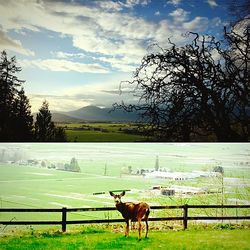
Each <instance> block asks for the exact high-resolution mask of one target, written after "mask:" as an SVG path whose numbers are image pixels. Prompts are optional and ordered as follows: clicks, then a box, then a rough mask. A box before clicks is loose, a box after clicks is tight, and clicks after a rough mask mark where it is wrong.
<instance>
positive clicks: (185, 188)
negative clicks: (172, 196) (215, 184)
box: [170, 185, 207, 194]
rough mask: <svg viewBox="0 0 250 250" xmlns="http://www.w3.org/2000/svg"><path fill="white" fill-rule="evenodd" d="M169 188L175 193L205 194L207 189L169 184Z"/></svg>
mask: <svg viewBox="0 0 250 250" xmlns="http://www.w3.org/2000/svg"><path fill="white" fill-rule="evenodd" d="M170 188H171V190H174V192H175V193H181V194H205V193H206V192H207V191H206V190H205V189H203V188H197V187H190V186H178V185H171V187H170Z"/></svg>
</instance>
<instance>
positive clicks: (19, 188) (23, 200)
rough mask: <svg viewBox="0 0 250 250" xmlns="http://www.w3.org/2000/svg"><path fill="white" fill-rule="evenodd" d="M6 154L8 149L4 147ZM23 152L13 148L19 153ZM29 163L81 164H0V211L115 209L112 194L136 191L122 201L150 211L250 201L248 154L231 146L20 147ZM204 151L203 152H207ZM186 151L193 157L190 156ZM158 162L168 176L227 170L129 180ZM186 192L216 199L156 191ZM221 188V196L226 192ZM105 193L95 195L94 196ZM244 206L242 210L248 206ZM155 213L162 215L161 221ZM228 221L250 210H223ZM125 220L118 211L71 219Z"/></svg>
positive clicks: (52, 217)
mask: <svg viewBox="0 0 250 250" xmlns="http://www.w3.org/2000/svg"><path fill="white" fill-rule="evenodd" d="M4 146H5V148H7V146H8V145H6V144H5V145H4ZM18 146H19V145H18V144H17V145H13V144H11V145H10V146H9V147H11V148H16V147H18ZM22 148H23V150H24V151H23V154H27V158H28V159H29V158H31V159H32V158H33V159H40V160H42V159H43V160H46V161H48V162H50V163H57V162H65V161H67V162H68V161H69V160H70V159H71V158H72V157H73V156H74V157H76V158H77V159H78V163H79V166H80V168H81V172H80V173H75V172H67V171H59V170H55V169H48V168H43V167H39V166H28V165H17V164H11V163H1V164H0V190H1V194H0V206H1V207H2V208H5V207H7V208H61V207H63V206H65V207H69V208H70V207H110V206H114V202H113V198H112V197H110V195H109V194H108V191H110V190H112V191H114V190H131V191H129V192H127V193H126V195H125V196H124V199H123V200H124V201H146V202H148V203H149V204H150V205H182V204H190V205H191V204H194V205H195V204H204V205H205V204H207V205H208V204H221V202H223V203H224V204H245V203H244V202H249V201H250V189H249V186H250V180H249V179H250V171H249V167H248V166H246V165H242V166H241V165H238V163H241V162H243V161H246V157H245V152H246V151H247V150H248V147H247V146H245V145H243V146H240V147H239V146H237V145H236V144H234V145H230V147H229V146H228V145H226V144H225V145H219V144H214V145H207V144H192V145H191V146H188V147H186V146H185V145H183V146H182V145H180V144H178V145H174V144H123V143H120V144H117V143H116V144H113V143H107V144H105V143H104V144H100V143H98V144H94V143H93V144H92V143H89V144H22ZM204 148H205V153H204ZM187 149H188V150H187ZM25 150H26V151H25ZM156 156H159V161H160V163H159V164H160V166H161V167H162V168H165V167H166V168H168V169H169V170H170V171H192V170H209V169H210V170H211V169H212V168H213V167H214V166H216V164H218V161H220V165H221V166H223V168H224V170H225V172H224V179H223V186H222V182H221V178H205V177H201V178H196V179H189V180H183V181H175V180H169V179H159V178H144V177H143V176H142V175H129V174H128V173H127V169H128V166H131V168H132V169H133V170H136V169H137V168H144V169H152V168H154V165H155V160H156ZM156 185H157V186H158V185H161V186H165V187H169V186H171V185H181V186H184V187H185V186H187V187H188V186H192V187H202V188H208V189H209V190H212V191H213V192H210V193H205V194H197V195H182V194H177V195H176V196H164V195H160V194H156V193H155V192H154V191H153V190H152V187H153V186H156ZM222 187H223V190H224V192H223V194H222V192H221V189H222ZM99 192H105V193H104V194H99V195H94V193H99ZM242 202H243V203H242ZM156 213H157V214H156ZM180 213H181V211H178V210H177V211H156V212H155V211H152V214H151V215H152V216H158V215H159V216H174V215H176V216H179V215H181V214H180ZM192 213H193V214H196V215H197V214H199V215H215V214H216V215H220V214H221V213H222V211H220V210H206V211H201V210H194V211H193V212H192ZM223 213H224V214H229V215H230V214H232V215H236V214H238V215H240V213H242V215H246V214H249V211H247V210H244V209H243V210H241V211H236V210H235V209H234V210H228V211H223ZM0 216H1V218H0V219H1V220H26V219H29V220H33V219H34V218H35V219H36V220H39V219H41V220H43V219H44V220H57V219H60V218H61V214H60V213H59V214H57V213H53V214H49V213H41V214H37V213H29V214H27V213H26V214H25V213H22V214H21V213H15V214H13V213H1V214H0ZM103 218H104V219H106V218H120V214H119V213H118V212H116V211H109V212H102V211H100V212H81V213H71V214H70V215H69V218H68V219H69V220H70V219H72V220H73V219H103Z"/></svg>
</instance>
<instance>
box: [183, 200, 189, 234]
mask: <svg viewBox="0 0 250 250" xmlns="http://www.w3.org/2000/svg"><path fill="white" fill-rule="evenodd" d="M183 209H184V211H183V229H184V230H185V229H187V224H188V204H185V205H184V207H183Z"/></svg>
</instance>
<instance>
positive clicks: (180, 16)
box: [169, 8, 190, 22]
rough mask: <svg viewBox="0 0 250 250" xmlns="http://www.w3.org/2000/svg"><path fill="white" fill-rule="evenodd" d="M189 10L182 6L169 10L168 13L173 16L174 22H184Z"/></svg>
mask: <svg viewBox="0 0 250 250" xmlns="http://www.w3.org/2000/svg"><path fill="white" fill-rule="evenodd" d="M189 14H190V12H188V11H185V10H184V9H182V8H178V9H176V10H174V11H173V12H171V13H170V14H169V15H170V16H172V17H173V18H174V21H175V22H184V21H186V20H187V19H188V16H189Z"/></svg>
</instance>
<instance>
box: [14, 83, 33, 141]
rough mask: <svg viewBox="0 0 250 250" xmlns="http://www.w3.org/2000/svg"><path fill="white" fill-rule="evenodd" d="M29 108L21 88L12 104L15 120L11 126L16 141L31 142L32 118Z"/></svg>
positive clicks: (27, 100)
mask: <svg viewBox="0 0 250 250" xmlns="http://www.w3.org/2000/svg"><path fill="white" fill-rule="evenodd" d="M30 108H31V106H30V104H29V99H28V98H27V96H26V95H25V93H24V90H23V88H21V90H20V91H18V95H17V98H16V99H15V102H14V111H15V120H14V123H13V124H14V127H15V130H14V131H15V138H16V140H17V141H32V140H33V136H34V135H33V116H32V114H31V110H30Z"/></svg>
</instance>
